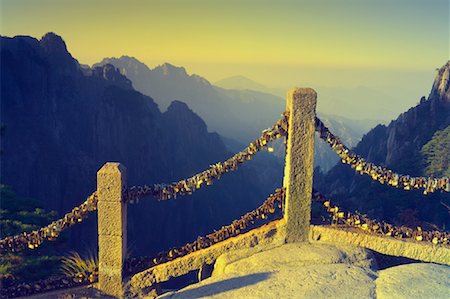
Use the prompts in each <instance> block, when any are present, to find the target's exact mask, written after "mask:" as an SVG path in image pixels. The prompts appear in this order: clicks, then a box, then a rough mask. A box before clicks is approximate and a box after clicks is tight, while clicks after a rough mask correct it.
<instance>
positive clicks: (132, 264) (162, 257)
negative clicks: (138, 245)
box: [125, 188, 286, 273]
mask: <svg viewBox="0 0 450 299" xmlns="http://www.w3.org/2000/svg"><path fill="white" fill-rule="evenodd" d="M285 192H286V190H285V188H279V189H276V190H275V193H273V194H271V195H270V196H269V197H268V198H267V199H266V200H265V201H264V203H263V204H262V205H261V206H259V207H258V208H256V209H255V210H253V211H251V212H249V213H246V214H245V215H243V216H242V217H241V218H240V219H238V220H235V221H233V222H232V223H231V224H230V225H227V226H223V227H222V228H221V229H219V230H218V231H214V232H213V233H211V234H209V235H206V237H198V239H197V240H195V241H194V242H192V243H188V244H186V245H184V246H181V247H178V248H173V249H170V250H168V251H163V252H160V253H158V254H157V255H156V256H154V257H135V258H128V259H127V260H126V261H125V269H126V271H127V272H128V273H136V272H139V271H143V270H145V269H148V268H150V267H153V266H155V265H159V264H162V263H165V262H168V261H171V260H174V259H176V258H179V257H183V256H186V255H188V254H190V253H193V252H195V251H198V250H201V249H205V248H208V247H210V246H212V245H214V244H216V243H219V242H222V241H225V240H227V239H229V238H231V237H235V236H237V235H239V234H240V233H241V232H242V231H244V230H245V229H246V228H248V227H249V226H250V225H252V224H254V223H255V221H256V220H259V219H266V218H268V215H270V214H274V213H275V211H276V210H280V209H281V207H282V203H283V201H284V198H285V194H286V193H285Z"/></svg>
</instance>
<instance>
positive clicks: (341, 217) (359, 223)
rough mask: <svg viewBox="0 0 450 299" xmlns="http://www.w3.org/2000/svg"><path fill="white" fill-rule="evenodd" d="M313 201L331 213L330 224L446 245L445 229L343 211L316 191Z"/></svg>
mask: <svg viewBox="0 0 450 299" xmlns="http://www.w3.org/2000/svg"><path fill="white" fill-rule="evenodd" d="M312 199H313V201H317V202H322V203H323V205H324V206H325V208H326V209H327V212H328V213H330V214H331V215H332V218H331V225H334V226H337V225H342V226H344V227H356V228H359V229H361V230H363V231H365V232H369V233H374V234H377V235H383V236H388V237H393V238H397V239H407V240H408V239H409V240H415V241H425V242H431V243H433V244H443V245H448V244H449V241H450V233H448V232H445V231H439V230H434V231H424V230H422V228H420V227H416V228H410V227H406V226H394V225H392V224H389V223H386V222H383V221H377V220H374V219H370V218H368V217H367V216H366V215H362V214H359V213H350V212H344V211H342V210H341V209H340V208H339V207H337V206H336V205H332V204H331V202H330V200H329V199H327V198H326V197H325V196H323V195H322V194H320V193H319V192H317V191H315V190H314V191H313V197H312Z"/></svg>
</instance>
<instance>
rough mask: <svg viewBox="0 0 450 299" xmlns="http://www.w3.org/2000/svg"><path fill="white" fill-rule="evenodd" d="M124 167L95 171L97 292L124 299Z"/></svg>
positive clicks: (125, 237)
mask: <svg viewBox="0 0 450 299" xmlns="http://www.w3.org/2000/svg"><path fill="white" fill-rule="evenodd" d="M125 186H126V168H125V167H124V166H123V165H121V164H120V163H110V162H109V163H106V164H105V165H104V166H103V167H102V168H101V169H100V170H99V171H98V172H97V193H98V248H99V253H98V256H99V269H98V282H99V289H100V290H101V291H103V292H105V293H106V294H108V295H111V296H116V297H123V296H124V293H123V283H122V282H123V264H124V260H125V255H126V248H127V205H126V203H125V202H124V198H123V190H124V188H125Z"/></svg>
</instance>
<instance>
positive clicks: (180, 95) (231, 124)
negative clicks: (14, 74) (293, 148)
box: [93, 56, 375, 171]
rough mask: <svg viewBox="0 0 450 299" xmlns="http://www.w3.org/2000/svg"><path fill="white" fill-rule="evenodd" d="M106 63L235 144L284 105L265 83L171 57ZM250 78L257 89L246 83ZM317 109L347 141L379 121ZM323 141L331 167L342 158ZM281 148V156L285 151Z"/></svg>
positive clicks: (320, 149) (320, 151)
mask: <svg viewBox="0 0 450 299" xmlns="http://www.w3.org/2000/svg"><path fill="white" fill-rule="evenodd" d="M105 64H112V65H114V66H115V67H116V68H118V69H119V70H120V72H121V73H122V74H123V75H125V76H127V77H128V78H129V79H130V80H131V81H132V82H133V86H134V87H135V88H136V89H137V90H139V91H141V92H142V93H144V94H146V95H149V96H151V97H152V98H154V99H155V101H156V102H157V103H158V105H159V106H160V107H161V108H162V109H164V107H166V105H167V103H169V102H171V101H172V100H174V99H179V100H181V101H183V102H186V103H187V104H188V105H189V107H191V108H192V109H193V111H195V112H196V113H198V114H199V115H200V116H201V117H202V118H203V119H204V120H205V121H206V123H207V125H208V128H209V129H210V130H213V131H217V132H218V133H219V134H221V135H222V136H224V137H225V138H224V140H227V141H229V142H228V143H230V144H234V146H233V147H234V148H235V144H239V143H240V144H243V145H245V144H248V142H250V141H252V140H253V139H254V138H256V137H258V136H259V134H260V132H261V130H262V129H264V128H267V127H269V126H271V125H272V124H273V123H274V122H275V121H276V120H277V119H278V118H279V115H280V113H281V112H282V111H284V109H285V100H284V99H283V98H281V97H278V96H275V95H273V94H270V93H267V92H266V91H265V90H266V89H267V88H264V86H263V85H262V84H259V83H256V82H254V81H252V80H250V79H248V78H245V77H242V76H236V77H233V78H234V79H232V80H234V81H242V80H243V81H245V82H244V83H242V84H241V87H246V88H245V89H225V88H220V87H217V86H214V85H213V84H211V83H209V82H208V81H207V80H206V79H205V78H203V77H201V76H198V75H189V74H188V73H187V71H186V69H185V68H183V67H176V66H173V65H171V64H169V63H164V64H162V65H160V66H157V67H155V68H154V69H150V68H149V67H147V66H146V65H145V64H144V63H142V62H140V61H139V60H137V59H136V58H133V57H129V56H122V57H120V58H105V59H103V60H102V61H101V62H100V63H98V64H94V65H93V66H94V67H95V66H101V65H105ZM249 84H250V85H251V86H252V87H253V88H255V89H256V88H258V89H257V90H252V89H249V88H247V87H249V86H248V85H249ZM319 115H320V117H321V118H322V119H323V120H324V121H325V123H327V125H329V126H331V128H333V129H334V131H335V132H338V133H339V134H340V136H341V137H342V138H343V140H344V141H345V142H346V143H347V144H349V146H353V145H356V142H357V141H359V139H360V138H361V137H362V135H363V134H364V133H365V132H367V131H368V130H369V129H370V128H372V127H373V126H374V125H375V124H374V123H373V122H368V123H364V122H358V121H352V120H348V119H345V118H343V117H334V116H328V115H324V114H321V113H320V114H319ZM231 139H234V140H235V142H233V141H232V140H231ZM321 142H322V141H318V142H317V146H316V149H317V153H316V160H315V163H316V165H318V166H320V167H321V169H322V170H323V171H327V170H328V169H330V168H331V167H332V166H333V165H334V164H335V163H336V162H337V161H338V157H337V156H336V155H335V154H334V153H332V152H331V150H330V149H329V148H328V147H327V146H326V145H325V144H323V143H321ZM278 152H279V153H280V155H279V156H280V157H283V156H282V154H283V151H281V150H280V151H278Z"/></svg>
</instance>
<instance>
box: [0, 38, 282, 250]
mask: <svg viewBox="0 0 450 299" xmlns="http://www.w3.org/2000/svg"><path fill="white" fill-rule="evenodd" d="M0 47H1V48H0V49H1V61H2V63H1V77H2V80H1V94H2V101H1V122H2V123H3V124H4V125H5V126H6V129H5V133H4V136H3V137H2V150H3V153H2V157H1V158H2V161H1V162H2V163H1V164H2V167H1V179H2V183H3V184H8V185H11V186H12V187H13V189H14V190H15V191H16V192H17V193H18V194H20V195H22V196H30V197H34V198H36V199H38V200H40V201H42V202H43V203H45V206H46V208H48V209H55V210H57V211H58V212H59V213H60V214H61V213H64V212H66V211H67V210H68V209H70V208H72V207H73V206H75V205H78V204H80V203H81V202H82V201H83V200H84V198H85V197H86V196H87V195H89V194H90V193H91V192H93V191H94V190H95V189H96V172H97V170H98V169H99V168H100V167H101V166H102V165H103V164H104V163H105V162H107V161H119V162H121V163H123V164H124V165H125V166H126V167H127V169H128V184H129V185H135V184H152V183H160V182H166V183H169V182H172V181H175V180H178V179H182V178H184V177H187V176H189V175H193V174H195V173H196V172H198V171H200V170H203V169H205V168H207V167H208V166H209V165H210V164H212V163H215V162H218V161H222V160H224V159H226V158H228V157H229V156H230V155H231V153H229V152H228V151H227V150H226V148H225V146H224V144H223V143H222V141H221V139H220V138H219V136H218V135H217V134H215V133H208V131H207V127H206V125H205V123H204V122H203V120H202V119H201V118H200V117H198V116H197V115H196V114H195V113H193V112H192V111H191V110H190V109H189V108H188V106H187V105H186V104H184V103H182V102H178V101H175V102H173V103H171V104H170V105H169V106H168V109H167V111H166V112H164V113H161V111H160V110H159V109H158V106H157V105H156V104H155V102H154V101H153V100H152V99H151V98H150V97H148V96H144V95H143V94H141V93H139V92H137V91H135V90H134V89H133V87H132V84H131V81H130V80H128V79H127V78H126V77H125V76H124V75H122V74H121V73H120V72H119V71H118V70H117V69H116V68H115V67H113V66H112V65H104V66H100V67H95V68H92V69H90V68H86V67H81V66H80V65H79V64H78V62H77V61H76V60H75V59H74V58H73V57H72V56H71V55H70V53H68V51H67V48H66V46H65V43H64V41H63V40H62V39H61V37H59V36H57V35H55V34H52V33H49V34H47V35H45V36H44V37H43V38H42V39H41V40H37V39H34V38H31V37H24V36H20V37H14V38H8V37H1V44H0ZM279 172H280V173H281V172H282V169H280V170H279ZM276 176H277V177H278V176H280V175H279V174H277V175H276ZM280 177H281V176H280ZM279 184H281V182H278V181H276V180H272V182H268V183H266V184H264V183H261V182H258V178H257V176H253V175H252V166H248V167H243V169H241V170H238V172H237V173H235V174H230V175H228V177H227V178H223V179H222V180H221V181H219V182H217V183H216V184H215V185H213V186H211V187H209V188H207V190H200V191H199V192H197V193H196V194H195V195H194V196H193V197H192V198H189V199H187V198H186V199H179V200H177V201H174V202H168V203H166V202H165V203H157V202H155V201H154V200H151V199H149V200H148V201H147V202H144V203H141V204H139V205H136V206H131V207H130V212H129V227H130V231H129V233H130V239H129V240H130V244H132V247H133V248H134V252H135V253H136V254H143V253H144V254H149V253H151V252H152V251H157V250H160V249H163V248H167V247H168V246H172V245H177V244H178V243H180V244H181V243H183V242H187V241H190V240H192V239H194V238H195V237H196V236H197V235H199V234H205V233H208V232H209V231H210V230H212V229H213V228H217V227H220V226H221V225H224V224H226V223H227V222H229V221H231V220H232V219H234V218H236V217H238V216H239V215H240V214H242V213H243V212H246V211H248V210H251V209H253V208H255V207H256V206H257V205H258V204H259V203H260V202H262V201H263V200H264V199H265V197H266V196H267V195H268V194H269V193H270V192H271V191H272V190H273V188H275V186H276V185H279ZM91 218H94V219H95V216H94V217H91ZM77 227H78V226H77ZM77 227H76V228H75V229H74V230H72V231H71V232H70V233H71V234H72V235H73V237H74V238H72V240H76V241H77V243H78V245H79V247H86V246H87V245H86V244H90V243H91V242H92V241H95V235H96V224H95V221H92V220H91V221H87V222H86V223H83V224H81V225H80V226H79V227H81V229H79V228H77ZM174 242H177V244H174Z"/></svg>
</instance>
